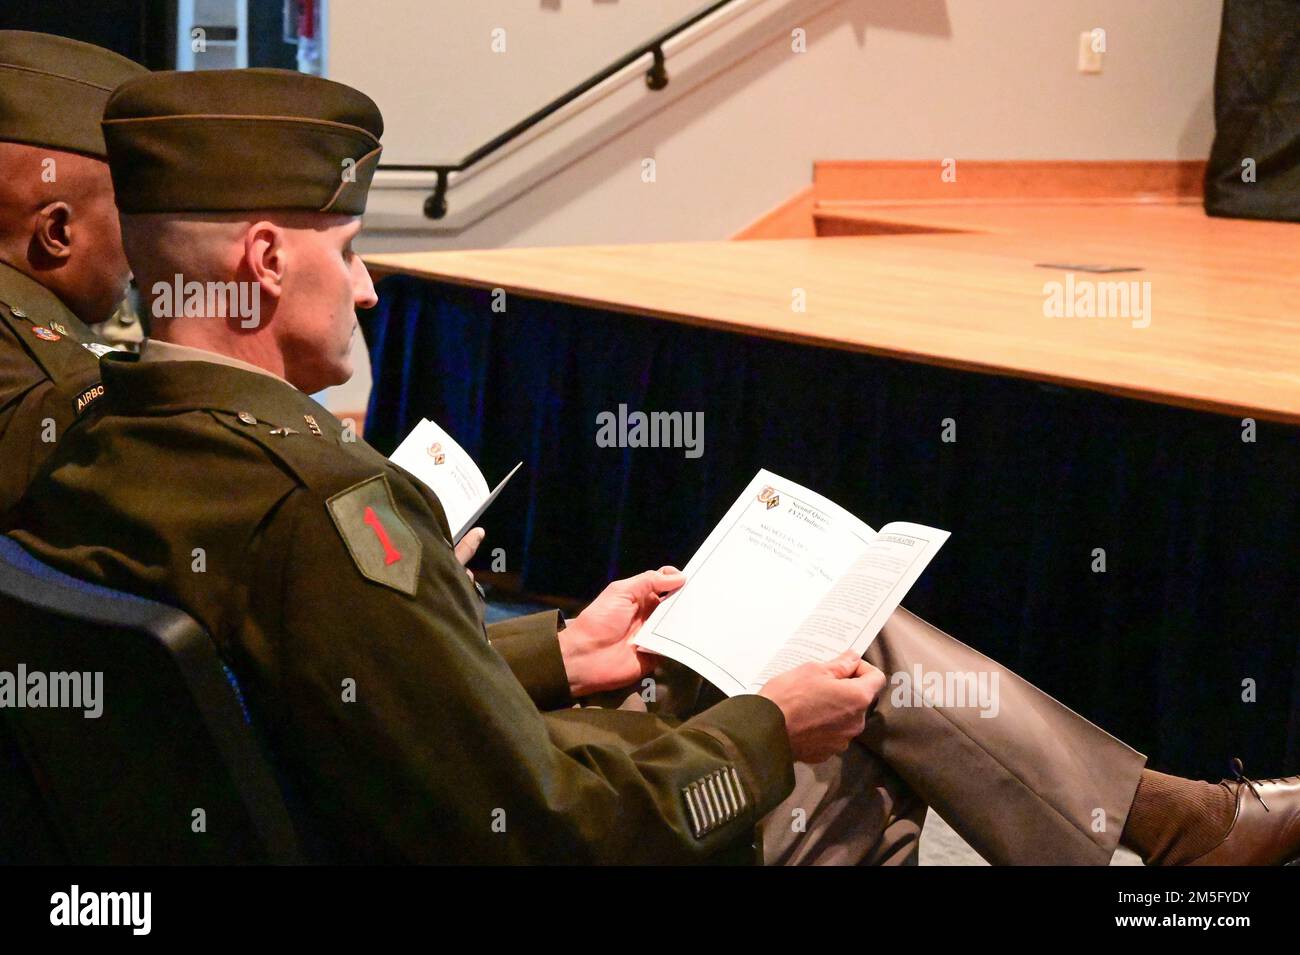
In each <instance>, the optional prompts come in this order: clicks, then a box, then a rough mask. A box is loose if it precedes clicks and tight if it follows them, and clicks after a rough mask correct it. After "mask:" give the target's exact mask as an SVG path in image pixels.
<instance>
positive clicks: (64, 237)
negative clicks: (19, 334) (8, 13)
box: [0, 30, 146, 323]
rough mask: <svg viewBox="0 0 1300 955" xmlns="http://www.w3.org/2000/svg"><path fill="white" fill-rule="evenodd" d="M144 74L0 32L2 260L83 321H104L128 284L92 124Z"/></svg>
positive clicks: (57, 40)
mask: <svg viewBox="0 0 1300 955" xmlns="http://www.w3.org/2000/svg"><path fill="white" fill-rule="evenodd" d="M145 72H146V71H145V69H144V67H142V66H138V65H137V64H135V63H132V62H131V61H130V60H128V59H125V58H124V57H121V56H118V55H117V54H116V53H111V52H109V51H108V50H104V49H101V48H99V47H97V46H91V45H90V44H87V43H80V42H78V41H76V40H69V39H66V38H64V37H58V36H50V35H47V34H44V33H27V32H25V31H21V30H0V170H3V171H4V172H3V175H0V261H3V262H5V263H7V264H9V265H11V266H13V267H14V268H16V269H18V270H19V271H21V272H23V273H25V274H26V275H28V276H30V277H31V278H33V279H35V280H36V281H37V282H39V283H40V284H42V285H44V286H45V287H46V288H48V289H49V290H50V291H52V292H53V293H54V294H55V295H57V296H58V297H59V298H60V299H62V301H63V303H64V304H65V305H67V306H68V308H69V309H71V310H72V312H73V313H74V314H76V315H77V316H78V317H79V318H81V319H82V320H83V321H85V322H88V323H93V322H102V321H104V320H105V319H107V318H108V317H109V315H110V314H111V313H112V311H113V307H114V306H115V305H116V304H117V303H118V302H119V301H121V299H122V296H123V294H124V293H125V291H126V284H127V281H128V280H129V279H130V270H129V268H128V266H127V263H126V257H125V255H124V254H123V251H122V238H121V233H120V232H119V230H118V222H117V213H116V210H115V209H114V206H113V186H112V182H111V180H110V178H109V172H108V165H107V163H106V162H105V149H104V137H103V134H102V133H101V131H100V117H101V115H102V113H103V110H104V104H105V103H106V102H107V101H108V97H109V94H110V93H111V92H112V91H113V89H114V88H115V87H116V86H117V85H118V84H119V83H121V82H123V81H124V80H127V79H130V78H132V77H135V76H139V75H141V74H144V73H145Z"/></svg>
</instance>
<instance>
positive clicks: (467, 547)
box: [455, 527, 487, 580]
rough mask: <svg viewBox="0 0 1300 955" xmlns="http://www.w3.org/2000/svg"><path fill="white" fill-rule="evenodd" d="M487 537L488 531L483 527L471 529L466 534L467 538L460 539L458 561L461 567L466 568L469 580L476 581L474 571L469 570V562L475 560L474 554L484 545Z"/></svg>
mask: <svg viewBox="0 0 1300 955" xmlns="http://www.w3.org/2000/svg"><path fill="white" fill-rule="evenodd" d="M486 536H487V531H485V530H483V528H481V527H471V528H470V529H469V530H468V531H466V532H465V536H464V537H462V538H461V539H460V543H459V544H457V545H456V548H455V550H456V559H457V560H458V561H460V565H461V566H462V567H464V568H465V573H467V574H469V579H470V580H473V579H474V571H472V570H470V569H469V562H470V561H471V560H473V559H474V553H475V552H476V551H477V550H478V545H479V544H481V543H483V538H484V537H486Z"/></svg>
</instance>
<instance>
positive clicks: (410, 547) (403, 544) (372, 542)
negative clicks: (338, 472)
mask: <svg viewBox="0 0 1300 955" xmlns="http://www.w3.org/2000/svg"><path fill="white" fill-rule="evenodd" d="M325 506H326V508H328V509H329V512H330V519H331V520H333V521H334V526H335V528H337V529H338V532H339V536H340V537H342V538H343V543H344V544H346V545H347V548H348V553H349V554H351V555H352V560H353V562H354V563H355V564H356V565H357V570H359V571H361V574H362V576H363V577H366V578H367V579H369V580H373V581H374V582H375V583H377V584H383V585H384V586H385V587H392V588H393V589H394V590H397V591H400V592H401V593H404V594H409V595H410V596H415V589H416V584H417V581H418V580H419V577H420V554H421V548H420V539H419V538H418V537H416V536H415V532H414V531H413V530H411V526H410V525H409V524H407V523H406V520H405V519H404V518H403V517H402V515H401V514H400V513H398V510H397V505H396V503H395V502H394V501H393V490H392V488H390V487H389V486H388V478H387V477H385V476H384V475H382V474H376V475H375V476H374V477H372V478H367V479H366V480H364V481H362V482H361V483H360V484H354V485H353V486H352V487H350V488H348V489H347V490H346V491H340V492H339V493H338V494H335V495H334V496H333V497H331V498H330V499H329V500H327V501H326V502H325Z"/></svg>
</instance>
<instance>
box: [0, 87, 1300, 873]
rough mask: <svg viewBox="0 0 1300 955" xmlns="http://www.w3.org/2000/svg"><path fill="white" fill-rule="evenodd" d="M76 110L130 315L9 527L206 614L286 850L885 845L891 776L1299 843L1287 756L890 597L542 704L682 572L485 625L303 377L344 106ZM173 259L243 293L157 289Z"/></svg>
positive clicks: (610, 668)
mask: <svg viewBox="0 0 1300 955" xmlns="http://www.w3.org/2000/svg"><path fill="white" fill-rule="evenodd" d="M104 131H105V138H106V142H107V145H108V152H109V157H110V163H111V166H112V172H113V179H114V186H115V190H116V195H117V200H118V204H119V206H120V209H121V212H122V214H123V234H124V238H125V241H126V248H127V252H128V256H129V258H130V259H131V262H132V265H133V267H134V269H135V272H136V276H137V279H138V281H139V282H140V286H141V290H142V292H143V294H144V295H145V297H146V298H147V299H148V298H151V297H152V298H154V299H155V300H154V302H153V304H154V308H153V309H152V311H151V314H152V315H154V316H155V326H156V334H157V335H158V339H157V340H151V341H149V342H147V343H146V345H145V347H144V349H143V352H142V355H141V356H140V358H139V359H138V360H137V359H136V358H135V357H134V356H125V355H122V356H119V355H110V356H107V357H106V358H105V359H104V360H103V363H102V365H103V367H102V371H103V379H104V385H105V388H106V395H105V397H104V399H103V400H102V401H101V405H100V409H99V410H98V412H97V413H96V415H94V416H93V418H91V419H88V420H87V421H85V422H83V423H82V424H81V425H79V426H78V427H77V428H75V429H73V431H72V432H71V434H70V436H69V439H68V440H67V441H66V442H65V443H64V445H63V446H62V447H61V448H60V449H59V451H58V453H57V454H56V456H55V459H54V460H53V461H52V462H51V466H50V467H49V468H48V469H47V471H46V472H45V474H44V475H43V478H42V480H41V481H40V482H38V483H37V484H36V485H34V486H33V488H32V489H31V491H30V492H29V494H28V495H27V497H26V498H25V499H24V500H23V502H22V503H21V504H20V505H19V507H18V508H17V509H16V510H15V512H14V514H13V516H12V518H11V521H10V525H9V526H10V528H11V529H10V534H11V536H13V537H14V538H15V539H16V540H17V541H18V542H19V543H21V544H22V545H23V546H24V547H25V548H27V549H28V550H29V551H31V552H32V553H34V554H35V555H36V556H37V557H39V558H40V559H42V560H44V561H46V562H48V563H50V564H52V565H54V566H55V567H57V568H59V569H61V570H63V571H65V572H68V573H70V574H73V575H75V576H77V577H80V578H82V579H85V580H88V581H92V582H95V583H101V584H106V585H108V586H111V587H116V588H119V589H123V590H128V591H131V592H134V593H137V594H140V595H143V596H146V597H152V598H155V599H158V600H161V601H164V602H167V603H170V604H173V605H175V606H179V607H181V608H183V609H185V610H186V611H188V612H189V613H190V614H191V615H193V616H194V617H195V618H197V619H198V620H199V621H200V622H201V623H202V624H203V625H204V626H205V627H206V628H207V630H208V631H209V633H210V634H211V635H212V637H213V639H214V640H215V641H216V644H217V646H218V649H219V650H220V652H221V654H222V656H223V657H224V658H225V659H226V660H227V661H228V662H229V664H230V665H231V667H232V668H233V669H234V671H235V672H236V674H237V675H238V676H239V678H240V681H241V683H242V684H243V686H244V689H245V692H246V696H247V699H248V701H249V705H250V707H251V709H252V711H253V715H254V719H255V722H256V723H257V725H258V726H259V728H260V729H261V731H262V733H263V735H264V736H265V737H266V739H267V740H268V742H269V745H270V748H271V750H272V754H273V757H274V759H275V761H276V763H277V765H278V768H279V769H280V771H281V774H282V776H283V778H284V779H285V780H286V781H287V782H288V784H289V789H290V791H291V793H292V795H293V797H294V802H295V804H296V806H295V808H296V813H295V816H296V821H297V823H298V825H299V826H300V829H301V831H302V833H303V835H304V837H305V841H306V842H307V843H308V845H310V846H311V847H312V848H313V849H314V850H315V854H316V855H317V856H318V857H320V858H328V859H340V860H379V861H391V860H413V861H444V862H471V861H472V862H686V861H706V860H708V861H712V860H717V859H719V858H720V857H721V856H722V855H723V854H726V853H735V852H739V853H741V854H744V853H746V852H747V851H748V850H749V847H750V845H751V843H752V840H753V833H754V830H755V826H756V824H758V823H760V822H762V824H763V826H762V829H763V837H764V848H765V855H766V858H767V859H768V860H769V861H783V862H784V861H806V860H808V859H809V858H810V851H811V850H810V848H809V847H810V845H812V848H813V849H814V850H816V849H826V850H834V848H835V847H836V846H838V845H840V844H853V845H854V846H855V849H854V851H853V852H852V853H850V854H848V855H840V856H837V855H836V854H835V852H834V851H827V852H826V853H824V854H823V855H822V858H825V859H830V860H832V861H867V862H894V861H908V860H910V859H914V858H915V844H916V838H915V837H916V830H917V823H916V821H915V820H916V817H917V808H918V807H921V808H922V809H923V803H921V801H920V799H918V798H917V797H918V796H919V797H921V798H923V799H924V801H925V803H928V804H930V805H932V806H934V807H935V808H936V809H938V810H939V811H940V812H941V813H942V814H943V815H944V816H945V818H947V819H948V821H949V822H950V823H951V824H952V825H953V826H954V827H955V828H956V829H957V830H958V831H959V832H960V833H961V834H962V835H963V836H965V837H966V838H967V840H968V841H970V842H971V843H972V844H974V845H975V847H976V848H977V849H978V850H979V851H980V852H981V853H982V854H983V855H984V856H985V857H986V858H988V859H990V860H991V861H995V862H1040V863H1043V862H1064V863H1079V864H1082V863H1103V864H1104V863H1105V862H1106V861H1107V860H1108V859H1109V858H1110V855H1111V854H1112V853H1113V851H1114V849H1115V846H1116V845H1117V844H1118V843H1119V842H1120V841H1121V840H1123V841H1124V842H1125V844H1127V845H1130V846H1131V847H1133V848H1135V849H1137V850H1138V851H1139V852H1140V853H1141V854H1142V855H1143V856H1144V858H1146V859H1148V861H1156V862H1186V861H1200V862H1235V863H1246V862H1256V863H1259V862H1277V861H1282V860H1284V859H1289V858H1291V857H1293V856H1294V855H1295V854H1296V853H1297V852H1300V780H1295V779H1290V780H1270V781H1265V782H1261V783H1258V784H1254V785H1253V786H1251V785H1248V784H1246V783H1245V782H1234V783H1224V784H1220V785H1217V786H1215V785H1210V784H1205V783H1195V782H1192V781H1189V780H1180V779H1176V778H1174V777H1168V776H1163V775H1161V774H1159V773H1152V772H1151V771H1149V770H1146V769H1144V762H1145V760H1144V758H1143V757H1142V756H1141V755H1140V754H1138V753H1136V752H1134V751H1133V750H1131V749H1130V748H1128V747H1127V746H1124V744H1122V743H1121V742H1119V741H1118V740H1115V739H1114V738H1112V737H1110V736H1109V735H1107V734H1106V733H1104V732H1103V731H1102V730H1100V729H1099V728H1097V727H1096V726H1093V725H1092V724H1090V723H1088V722H1087V721H1086V720H1083V719H1082V718H1081V717H1079V716H1078V715H1077V714H1074V713H1073V712H1071V711H1070V710H1069V709H1068V708H1066V707H1064V706H1062V705H1061V704H1060V703H1058V702H1057V701H1055V700H1053V699H1051V698H1050V697H1048V696H1047V695H1046V694H1043V693H1042V692H1041V691H1039V690H1037V689H1036V688H1034V687H1033V686H1031V685H1030V684H1028V683H1026V682H1025V681H1023V680H1021V679H1019V678H1018V677H1016V676H1015V674H1013V673H1010V672H1009V671H1007V670H1006V669H1005V668H1004V667H1000V666H999V665H998V664H996V663H995V662H994V661H991V660H989V659H988V658H986V657H983V656H982V655H980V654H978V653H977V652H975V651H974V650H971V649H970V648H968V647H965V646H964V645H962V644H960V643H958V642H957V641H956V640H953V639H952V638H951V637H948V636H947V635H946V634H943V633H941V632H940V631H938V630H936V629H935V628H933V627H930V626H929V625H928V624H926V623H925V622H924V621H921V620H919V619H917V618H916V617H914V616H912V615H910V614H907V613H906V612H905V611H899V612H898V613H897V614H895V616H894V618H893V619H891V620H890V621H889V623H888V624H886V626H885V628H884V630H883V631H882V632H881V634H880V636H879V637H878V638H877V640H876V641H875V643H874V644H873V645H872V647H871V649H870V650H869V651H868V654H867V661H869V662H867V661H862V660H855V659H852V658H849V659H845V658H840V659H838V660H835V661H832V662H831V663H827V664H805V665H804V666H803V667H799V668H797V669H795V670H792V671H790V672H788V673H785V674H782V675H781V676H779V677H777V678H775V679H773V680H771V681H770V682H769V683H768V684H767V685H766V686H765V687H764V688H763V690H762V692H761V695H744V696H737V697H733V698H731V699H728V700H724V701H722V702H720V703H718V704H717V705H715V706H712V707H710V708H708V709H704V710H703V711H702V712H697V713H695V714H694V715H692V716H690V717H689V718H688V719H686V720H685V722H682V723H680V724H676V723H670V722H668V721H665V720H662V719H660V718H659V717H657V716H655V715H653V714H650V713H646V712H635V711H632V710H630V709H619V710H613V709H601V708H595V707H587V708H573V706H572V704H573V702H574V700H575V699H577V698H581V697H584V696H587V695H590V694H592V693H594V692H598V691H605V690H612V689H615V688H618V687H620V686H626V685H628V684H632V683H634V681H635V680H636V679H637V678H638V677H639V676H640V675H641V674H642V673H643V672H644V666H645V662H644V661H643V660H641V659H639V658H638V656H637V654H636V653H635V651H634V650H633V648H632V647H631V646H630V643H629V638H630V636H631V635H632V634H633V633H634V632H635V630H636V629H637V626H638V625H639V623H640V622H641V621H643V620H644V619H645V618H646V616H648V614H649V612H650V611H651V610H652V609H653V607H654V606H655V605H656V604H657V602H658V600H659V599H660V598H659V595H660V594H662V593H664V592H668V591H671V590H674V589H676V588H677V587H679V586H681V585H682V583H683V580H682V577H681V575H680V574H679V573H677V572H675V571H673V570H672V569H671V568H662V569H660V570H659V571H651V572H647V573H646V574H642V575H640V576H638V577H636V578H632V579H631V580H627V581H619V582H616V583H614V584H611V585H610V587H609V588H607V589H606V591H605V592H604V593H602V594H601V595H600V596H599V597H598V598H597V599H596V601H594V602H593V603H592V604H591V605H590V606H589V607H588V608H587V609H585V610H584V611H583V613H582V614H581V615H579V616H578V617H577V618H575V619H574V620H573V621H572V623H571V624H569V625H568V626H567V627H564V626H563V623H562V621H560V620H559V619H558V618H557V616H556V615H555V614H540V615H535V616H532V617H526V618H522V619H520V620H517V621H513V622H511V623H510V624H508V625H507V626H505V627H494V628H486V627H485V626H484V623H483V605H482V600H481V598H480V596H479V595H478V593H477V592H476V591H475V589H474V587H473V585H472V583H471V581H470V580H469V578H468V577H467V575H466V574H465V572H464V570H463V567H462V565H461V561H460V559H459V558H458V556H457V554H456V552H455V550H454V548H453V545H452V542H451V540H450V528H449V527H448V524H447V520H446V518H445V516H444V514H443V511H442V508H441V506H440V504H439V502H438V500H437V498H436V497H435V496H434V495H433V494H432V493H430V492H429V491H428V490H427V489H426V488H424V487H423V486H422V485H421V484H419V482H417V481H416V480H415V479H413V478H412V477H410V476H409V475H407V474H406V473H405V472H403V471H402V470H401V469H400V468H397V467H395V466H394V465H392V464H391V463H390V462H388V461H387V460H386V459H385V458H383V457H382V456H381V455H379V454H378V453H377V452H375V451H373V450H372V449H370V448H369V447H368V446H366V445H365V444H364V442H362V441H360V440H358V439H356V438H355V436H354V435H352V434H351V433H350V431H349V429H348V428H347V427H346V426H345V425H344V424H342V423H340V422H339V421H337V420H335V419H334V418H333V417H332V416H331V415H329V414H328V412H326V411H325V410H324V409H323V408H321V407H320V406H319V405H317V404H316V403H315V402H313V401H312V400H311V399H310V398H309V397H307V394H308V393H311V392H313V391H316V390H318V389H320V388H322V387H325V386H327V385H330V384H335V383H338V382H339V381H342V380H345V379H346V378H347V377H348V375H349V374H350V371H351V369H350V366H349V364H348V362H349V358H348V355H349V344H350V339H351V337H352V334H353V332H354V330H355V324H356V318H355V308H356V307H358V306H360V307H367V306H369V305H371V304H373V303H374V301H375V295H374V290H373V287H372V286H371V284H370V280H369V276H368V275H367V274H366V272H365V268H364V266H363V265H362V264H361V263H360V261H359V259H357V257H356V256H355V255H354V254H353V253H352V250H351V240H352V237H353V236H354V235H355V233H356V232H357V230H358V229H359V227H360V223H359V219H358V218H357V217H358V216H359V215H360V213H361V212H362V211H363V209H364V202H365V196H366V191H367V188H368V185H369V181H370V178H371V176H372V175H373V171H374V168H375V165H376V163H377V161H378V156H379V151H380V146H379V137H380V135H381V133H382V120H381V118H380V116H379V113H378V110H377V109H376V108H375V106H374V104H373V103H372V102H371V101H370V100H369V99H368V98H366V97H365V96H363V95H361V94H359V93H357V92H356V91H355V90H351V89H348V88H347V87H343V86H341V85H339V84H335V83H330V82H329V81H326V80H321V79H317V78H313V77H306V76H300V75H296V74H291V73H281V72H278V71H265V70H246V71H237V72H225V73H222V72H204V73H197V74H154V75H151V76H147V77H143V78H140V79H137V80H133V81H130V82H128V83H126V84H125V85H124V86H122V87H121V88H120V89H119V90H118V91H117V92H116V93H115V94H114V95H113V97H112V98H111V100H110V102H109V104H108V106H107V108H106V111H105V116H104ZM176 276H181V278H183V279H184V281H185V282H186V283H189V282H196V283H198V285H199V287H204V286H207V287H213V286H225V285H226V284H227V283H232V282H233V283H236V284H240V283H242V284H243V285H245V286H247V287H248V288H249V289H250V291H251V290H252V289H256V296H253V295H249V296H246V297H243V298H240V300H239V301H240V303H246V302H250V301H251V302H256V303H259V304H258V306H257V307H256V308H254V309H252V312H251V314H249V313H246V312H245V311H243V310H241V309H237V308H236V303H235V301H234V298H233V297H232V298H229V299H224V300H223V299H222V298H221V297H220V296H217V297H216V298H215V299H212V300H209V302H208V305H207V306H206V307H205V308H203V309H202V310H200V311H198V312H195V313H184V314H182V313H180V312H179V311H175V310H174V309H175V307H176V303H175V302H174V301H173V302H172V309H173V311H172V312H171V314H170V315H169V314H166V313H167V312H168V309H167V308H163V309H161V311H162V312H163V313H164V314H162V315H160V314H159V312H160V309H159V308H158V307H157V306H158V297H159V296H162V297H163V299H164V300H165V297H166V290H167V289H168V288H169V287H171V286H172V283H173V279H174V278H175V277H176ZM85 462H94V466H93V467H87V466H85ZM873 664H874V665H873ZM916 667H920V668H921V669H923V670H924V671H926V672H980V671H995V672H997V673H999V675H1000V676H1001V680H1000V683H999V686H1000V706H999V714H998V718H996V719H985V718H983V716H982V714H981V713H980V712H979V711H978V710H977V709H974V708H969V707H968V708H961V707H958V706H943V705H938V706H932V705H923V704H922V703H916V702H913V701H911V700H908V699H901V700H899V699H893V698H892V697H891V695H890V694H889V693H886V692H881V690H882V687H883V685H884V676H883V672H891V673H895V672H911V671H913V669H914V668H916ZM882 671H883V672H882ZM873 704H874V705H873ZM105 705H106V706H112V705H113V704H112V699H111V696H110V697H109V698H108V699H107V700H106V702H105ZM868 710H870V715H869V717H868V716H866V713H867V711H868ZM851 740H852V741H853V742H852V743H851V744H850V741H851ZM837 761H838V762H837ZM1256 799H1258V802H1259V804H1260V805H1262V804H1264V802H1265V800H1267V805H1268V807H1270V808H1269V809H1260V808H1258V806H1257V805H1256V802H1255V800H1256ZM782 800H786V801H785V803H784V804H782ZM791 800H793V801H791ZM800 811H802V817H801V815H800ZM800 818H804V819H806V820H807V828H806V831H803V830H800V829H799V827H798V826H796V825H792V824H791V823H792V820H793V821H797V820H799V819H800ZM846 820H847V821H846ZM186 822H187V821H186V820H177V825H178V826H179V825H185V824H186ZM810 840H811V842H810ZM818 840H820V844H818Z"/></svg>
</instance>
